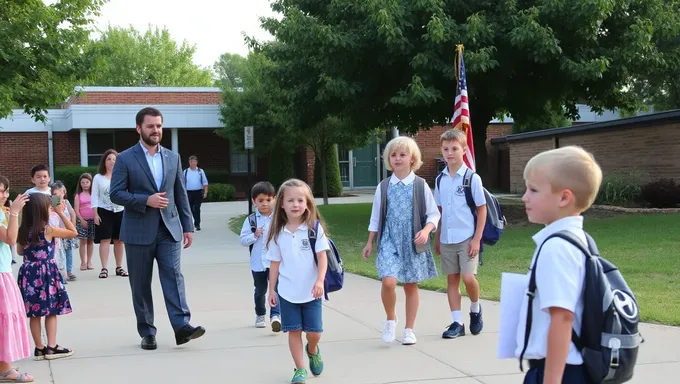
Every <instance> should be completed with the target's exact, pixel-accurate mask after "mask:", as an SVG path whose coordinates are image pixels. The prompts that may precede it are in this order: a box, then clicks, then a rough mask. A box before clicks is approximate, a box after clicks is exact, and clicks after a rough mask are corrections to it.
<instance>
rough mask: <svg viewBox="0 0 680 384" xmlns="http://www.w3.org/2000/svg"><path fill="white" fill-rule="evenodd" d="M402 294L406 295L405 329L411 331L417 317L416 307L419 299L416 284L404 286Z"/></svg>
mask: <svg viewBox="0 0 680 384" xmlns="http://www.w3.org/2000/svg"><path fill="white" fill-rule="evenodd" d="M404 294H405V295H406V328H408V329H413V328H414V326H415V323H416V316H417V315H418V305H419V304H420V297H419V295H418V284H417V283H407V284H404Z"/></svg>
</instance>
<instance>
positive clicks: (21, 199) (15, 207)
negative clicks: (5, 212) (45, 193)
mask: <svg viewBox="0 0 680 384" xmlns="http://www.w3.org/2000/svg"><path fill="white" fill-rule="evenodd" d="M27 201H28V194H26V193H22V194H21V195H18V196H17V197H16V199H14V201H13V202H12V205H10V206H9V213H10V214H17V215H18V214H19V212H21V210H22V209H23V208H24V205H26V202H27Z"/></svg>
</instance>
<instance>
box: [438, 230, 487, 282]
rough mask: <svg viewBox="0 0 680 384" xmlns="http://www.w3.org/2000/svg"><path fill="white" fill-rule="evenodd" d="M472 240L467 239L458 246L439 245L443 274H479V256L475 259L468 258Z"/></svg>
mask: <svg viewBox="0 0 680 384" xmlns="http://www.w3.org/2000/svg"><path fill="white" fill-rule="evenodd" d="M470 240H471V239H467V240H465V241H463V242H462V243H458V244H443V243H442V244H439V250H440V251H441V261H442V273H443V274H445V275H455V274H460V273H471V274H475V275H476V274H477V265H479V255H477V256H475V257H470V256H468V252H469V250H470Z"/></svg>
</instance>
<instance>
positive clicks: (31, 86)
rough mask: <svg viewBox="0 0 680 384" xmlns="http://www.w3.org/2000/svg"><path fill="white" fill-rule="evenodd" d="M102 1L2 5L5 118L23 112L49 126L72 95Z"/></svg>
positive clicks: (0, 92) (7, 1) (0, 107)
mask: <svg viewBox="0 0 680 384" xmlns="http://www.w3.org/2000/svg"><path fill="white" fill-rule="evenodd" d="M103 3H104V1H103V0H59V1H56V2H55V3H54V4H51V5H46V4H45V3H44V2H43V1H42V0H22V1H16V0H0V118H2V117H6V116H9V115H10V114H11V112H12V109H13V108H23V109H24V111H25V112H26V113H28V114H30V115H32V116H33V117H34V118H35V119H36V120H41V121H44V120H45V119H46V118H45V112H46V110H47V108H49V107H51V106H53V105H56V104H59V103H62V102H63V101H64V100H65V99H66V98H67V97H68V96H69V95H71V94H72V93H73V89H74V87H75V86H76V85H77V84H78V78H79V75H80V74H82V73H83V72H85V69H86V68H87V63H86V62H84V61H83V60H82V58H83V54H82V53H83V48H84V46H85V44H86V43H87V42H88V39H89V35H90V28H89V27H90V25H91V24H92V22H93V20H94V17H96V16H97V15H98V14H99V13H98V12H99V9H100V7H101V6H102V4H103Z"/></svg>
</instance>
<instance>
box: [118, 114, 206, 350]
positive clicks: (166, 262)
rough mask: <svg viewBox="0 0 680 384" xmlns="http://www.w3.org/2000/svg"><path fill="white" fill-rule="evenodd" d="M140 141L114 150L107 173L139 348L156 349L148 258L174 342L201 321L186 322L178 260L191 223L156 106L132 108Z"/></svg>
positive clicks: (199, 331)
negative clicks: (118, 210)
mask: <svg viewBox="0 0 680 384" xmlns="http://www.w3.org/2000/svg"><path fill="white" fill-rule="evenodd" d="M136 125H137V133H139V137H140V141H139V143H138V144H135V145H133V146H132V147H131V148H128V149H127V150H125V151H123V152H121V153H120V154H118V157H117V158H116V165H115V166H114V167H113V175H112V177H111V187H110V195H111V201H112V202H113V203H115V204H119V205H122V206H124V207H125V211H124V213H123V222H122V224H121V228H120V239H121V240H122V241H123V242H124V243H125V251H126V253H127V260H128V272H129V274H130V288H131V290H132V303H133V305H134V309H135V315H136V316H137V331H138V332H139V336H141V337H142V349H156V327H155V326H154V325H153V318H154V311H153V299H152V297H151V278H152V273H153V261H154V259H156V262H157V263H158V274H159V276H160V280H161V287H162V288H163V296H164V297H165V306H166V308H167V311H168V316H169V317H170V324H172V328H173V329H174V331H175V341H176V342H177V345H180V344H184V343H187V342H189V341H190V340H192V339H196V338H199V337H201V336H203V334H204V333H205V329H204V328H203V327H192V326H191V325H190V324H189V321H190V319H191V313H190V312H189V307H188V306H187V300H186V296H185V293H184V276H183V275H182V271H181V266H180V255H181V253H182V241H183V242H184V248H188V247H189V246H191V241H192V239H193V232H194V225H193V222H192V217H191V210H190V208H189V199H188V198H187V191H186V188H185V186H184V183H183V181H182V165H181V162H180V158H179V155H178V154H176V153H174V152H172V151H169V150H167V149H166V148H163V147H162V146H161V145H160V142H161V139H162V138H163V115H162V114H161V112H160V111H159V110H157V109H155V108H144V109H142V110H141V111H139V112H138V113H137V117H136Z"/></svg>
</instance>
